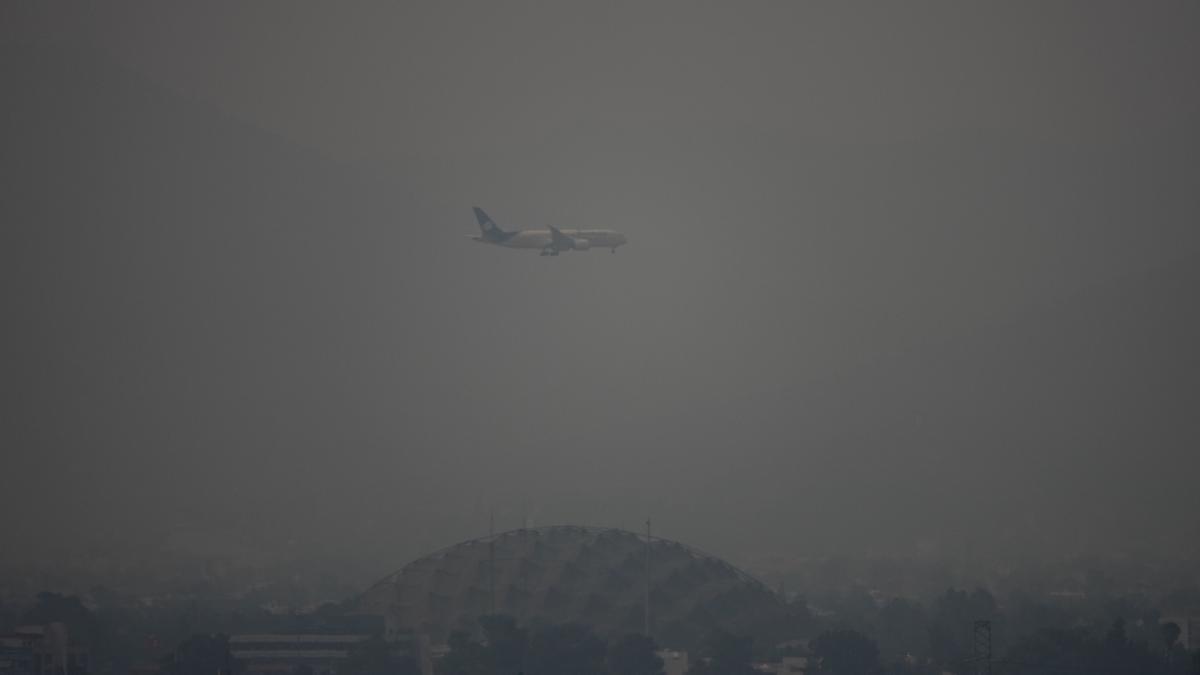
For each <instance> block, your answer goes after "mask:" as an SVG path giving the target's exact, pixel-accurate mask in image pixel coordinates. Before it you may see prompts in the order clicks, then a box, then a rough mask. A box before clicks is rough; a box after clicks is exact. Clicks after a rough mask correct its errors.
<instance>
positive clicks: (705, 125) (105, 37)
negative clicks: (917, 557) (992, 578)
mask: <svg viewBox="0 0 1200 675" xmlns="http://www.w3.org/2000/svg"><path fill="white" fill-rule="evenodd" d="M0 36H2V40H3V54H4V57H3V62H2V67H0V72H2V73H3V80H0V85H2V86H3V89H4V92H5V93H4V98H5V101H6V103H5V106H4V108H5V110H4V114H3V115H4V116H3V117H2V118H0V119H3V123H2V124H3V126H2V127H0V128H2V129H3V134H4V146H5V151H4V153H3V156H4V159H3V160H2V161H0V168H2V170H3V175H0V215H2V217H3V221H4V223H5V227H4V234H3V240H0V248H2V250H3V251H4V254H3V256H4V260H3V262H4V272H3V277H2V280H3V282H4V286H5V288H6V294H5V296H6V301H5V302H6V305H7V306H8V310H7V311H6V314H7V316H8V320H6V322H5V323H6V332H7V333H8V334H9V337H10V339H9V340H8V341H7V342H8V345H9V347H8V349H7V351H8V355H9V358H8V359H7V361H8V365H7V366H6V370H7V371H8V373H9V374H8V376H6V377H5V378H4V379H5V384H4V386H3V390H4V391H5V393H6V399H7V401H8V402H7V404H6V409H7V410H8V411H9V412H8V413H7V414H6V417H8V421H7V422H6V423H5V425H4V429H5V431H4V438H3V442H4V446H5V447H6V449H7V450H8V452H6V456H8V457H10V459H9V460H7V462H6V463H7V465H8V466H7V468H6V469H5V470H3V471H0V495H2V496H0V500H2V501H0V505H2V506H3V507H4V509H5V510H6V511H8V512H14V511H16V512H20V513H31V514H34V515H33V516H31V517H30V518H27V519H24V520H22V521H21V522H16V523H10V524H8V525H6V527H8V528H10V530H12V531H11V532H10V533H9V534H10V535H11V536H13V537H16V538H18V539H17V540H21V541H29V542H31V548H30V549H29V550H30V551H36V550H38V547H39V546H43V545H44V544H46V543H47V542H51V541H56V542H58V543H62V542H63V541H71V540H72V539H73V538H74V537H84V538H86V539H99V540H106V539H111V540H117V541H127V540H136V539H137V538H139V537H142V536H148V537H151V538H152V537H154V536H158V535H159V534H160V533H162V532H165V531H168V530H171V529H202V530H217V531H233V532H236V533H238V534H237V536H242V537H246V538H253V540H254V541H255V542H256V544H255V545H261V546H266V547H271V546H282V545H284V544H285V543H286V542H288V541H295V542H296V543H295V544H294V545H295V546H296V547H300V548H302V549H303V550H309V551H317V552H327V553H342V552H344V551H347V550H351V551H362V554H361V555H362V556H364V557H371V556H374V558H371V559H376V558H378V559H379V560H380V561H381V562H379V567H380V568H381V569H387V568H389V567H390V566H395V565H392V562H395V563H396V565H398V564H399V562H401V561H402V560H403V558H404V557H405V556H408V555H413V554H416V553H419V552H421V551H423V550H426V549H429V548H433V547H436V546H439V545H442V544H445V543H449V542H451V541H454V540H457V539H461V538H463V537H465V536H469V535H473V534H478V533H479V532H481V531H482V530H483V529H485V528H486V524H487V513H488V512H489V510H492V509H494V510H496V511H497V513H498V514H499V516H500V518H501V525H504V526H515V525H517V524H518V523H519V522H520V518H521V514H522V513H525V514H527V515H529V516H530V517H532V518H534V519H535V521H536V522H537V523H559V522H581V523H588V524H614V525H616V524H622V523H624V524H625V525H626V526H630V527H634V526H636V524H637V523H640V522H641V520H642V519H643V518H644V517H645V516H646V515H647V514H650V515H651V516H652V517H653V518H654V519H655V520H656V522H658V523H659V524H660V531H661V532H662V533H663V534H664V535H666V536H671V537H674V538H677V539H681V540H684V541H687V542H689V543H692V544H695V545H698V546H700V547H702V548H707V549H711V550H714V551H715V552H717V553H721V554H725V555H727V556H728V557H730V558H732V559H734V560H739V559H746V558H749V557H752V556H754V555H759V554H766V553H786V554H805V553H816V554H819V553H824V552H832V551H839V550H874V551H885V552H887V551H892V552H903V551H911V550H916V549H922V550H927V549H929V548H930V547H934V548H937V547H942V548H943V549H944V550H947V551H951V552H957V551H959V550H961V547H962V546H963V542H964V541H965V540H967V539H970V538H973V537H974V538H979V537H982V536H983V535H980V534H971V533H981V532H982V533H987V534H988V535H990V536H992V537H994V538H993V539H992V540H991V543H990V544H989V543H988V542H984V543H982V544H980V543H978V542H977V544H976V545H977V546H980V547H981V548H983V547H987V546H988V545H992V546H994V547H996V548H998V549H1004V550H1009V551H1014V550H1036V548H1037V547H1041V548H1043V549H1046V550H1074V549H1076V548H1084V549H1092V550H1101V549H1103V550H1111V549H1114V548H1117V549H1119V548H1122V547H1125V546H1133V545H1138V546H1152V547H1156V548H1160V549H1162V548H1164V547H1184V546H1192V547H1194V541H1196V540H1200V537H1197V536H1196V535H1197V534H1200V531H1198V529H1197V527H1198V525H1197V519H1196V517H1195V514H1196V513H1197V510H1196V509H1197V508H1200V498H1198V497H1197V496H1196V495H1197V492H1196V490H1195V487H1194V476H1195V475H1196V472H1197V469H1200V460H1198V459H1197V453H1196V448H1197V441H1198V440H1200V432H1198V429H1197V422H1196V419H1197V416H1196V412H1197V403H1198V400H1197V386H1198V385H1200V363H1197V350H1196V348H1195V346H1194V345H1195V344H1197V341H1198V339H1200V324H1198V321H1197V317H1196V310H1195V305H1196V303H1195V298H1194V295H1195V289H1196V288H1197V282H1198V281H1200V274H1198V273H1197V268H1196V265H1197V262H1198V260H1200V258H1198V255H1200V236H1198V235H1197V233H1196V223H1197V222H1200V196H1198V195H1200V125H1197V120H1200V67H1198V66H1197V64H1200V47H1198V45H1200V7H1198V6H1197V5H1196V4H1195V3H1167V2H1164V3H1107V2H1077V3H1066V2H1063V3H1052V4H1046V3H1035V2H1026V3H1003V4H1001V3H995V4H992V5H980V4H969V5H967V4H960V3H949V2H944V3H905V4H899V3H870V4H868V3H838V4H825V3H806V4H799V3H795V4H770V5H768V4H765V3H764V4H761V5H750V6H743V5H734V4H728V3H722V4H716V3H713V4H699V3H678V4H673V3H653V4H647V3H631V4H612V3H595V4H591V5H575V4H567V3H544V4H537V5H525V4H509V3H478V4H474V5H469V4H455V5H451V4H448V3H438V4H430V5H425V6H409V5H407V4H406V5H404V6H399V5H393V4H382V3H380V4H363V5H358V6H355V7H348V6H345V5H341V4H336V5H335V4H328V3H312V4H301V3H236V4H234V3H229V4H219V5H217V6H214V5H213V4H209V3H204V4H198V5H195V6H190V7H180V6H176V5H171V6H166V5H161V4H151V3H146V4H144V5H121V6H119V7H114V6H111V5H103V6H100V5H88V6H76V7H44V6H40V5H38V6H33V5H30V6H16V7H14V6H11V5H10V6H6V7H5V8H4V9H3V10H2V11H0ZM474 205H478V206H482V207H484V208H485V209H487V210H488V211H489V212H490V213H491V215H492V216H493V217H494V218H495V219H496V220H497V222H499V223H500V225H501V226H513V227H516V226H542V225H545V224H546V223H553V224H559V225H563V226H578V227H612V228H616V229H619V230H621V231H622V232H624V233H625V234H626V235H627V236H628V237H629V239H630V244H629V245H628V246H626V247H624V248H622V249H621V250H620V251H619V252H618V253H617V254H616V255H610V254H609V253H607V252H590V253H586V254H568V255H564V256H560V257H558V258H555V259H544V258H539V257H538V256H537V255H535V254H532V253H529V252H520V251H509V250H501V249H495V248H490V247H484V246H480V245H478V244H475V243H473V242H470V241H468V240H466V239H464V238H463V237H462V236H461V235H463V234H469V233H471V232H473V231H474V230H475V225H474V222H473V219H472V216H471V210H470V207H471V206H474Z"/></svg>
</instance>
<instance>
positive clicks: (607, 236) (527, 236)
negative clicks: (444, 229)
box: [467, 206, 626, 255]
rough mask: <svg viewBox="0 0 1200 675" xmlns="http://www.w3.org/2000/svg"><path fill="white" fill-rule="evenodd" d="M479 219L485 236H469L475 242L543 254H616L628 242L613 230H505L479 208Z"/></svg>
mask: <svg viewBox="0 0 1200 675" xmlns="http://www.w3.org/2000/svg"><path fill="white" fill-rule="evenodd" d="M475 220H478V221H479V229H480V230H481V231H482V234H478V235H476V234H469V235H467V236H468V237H470V238H471V239H473V240H475V241H478V242H481V243H484V244H495V245H496V246H507V247H508V248H536V249H540V250H541V253H540V254H539V255H558V254H559V253H562V252H563V251H586V250H588V249H592V248H607V249H611V250H612V252H613V253H616V252H617V247H618V246H621V245H622V244H624V243H626V239H625V235H623V234H621V233H620V232H614V231H613V230H560V229H559V228H557V227H554V226H553V225H548V226H547V227H546V229H544V230H514V231H505V230H502V229H500V226H499V225H496V221H494V220H492V219H491V217H490V216H488V214H486V213H484V212H483V209H481V208H479V207H478V206H476V207H475Z"/></svg>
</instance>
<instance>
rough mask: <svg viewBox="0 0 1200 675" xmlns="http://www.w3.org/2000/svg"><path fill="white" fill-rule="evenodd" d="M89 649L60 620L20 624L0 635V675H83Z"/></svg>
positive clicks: (86, 667)
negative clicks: (75, 641)
mask: <svg viewBox="0 0 1200 675" xmlns="http://www.w3.org/2000/svg"><path fill="white" fill-rule="evenodd" d="M89 666H90V663H89V652H88V650H87V649H85V648H83V647H80V646H78V645H72V644H71V642H70V640H69V639H68V635H67V627H66V625H65V624H61V623H51V624H47V625H45V626H21V627H19V628H17V629H16V630H15V631H13V633H12V634H11V635H3V636H0V675H87V672H88V668H89Z"/></svg>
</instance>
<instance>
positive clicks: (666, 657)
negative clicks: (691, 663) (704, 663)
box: [656, 649, 688, 675]
mask: <svg viewBox="0 0 1200 675" xmlns="http://www.w3.org/2000/svg"><path fill="white" fill-rule="evenodd" d="M656 654H658V658H660V659H662V660H663V674H664V675H685V674H686V673H687V671H688V653H687V652H684V651H678V650H675V649H662V650H659V651H658V652H656Z"/></svg>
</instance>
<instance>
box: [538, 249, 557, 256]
mask: <svg viewBox="0 0 1200 675" xmlns="http://www.w3.org/2000/svg"><path fill="white" fill-rule="evenodd" d="M538 255H558V249H556V248H544V249H542V252H541V253H539V254H538Z"/></svg>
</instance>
